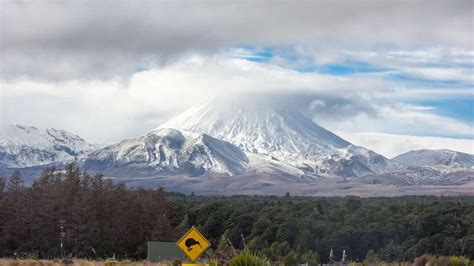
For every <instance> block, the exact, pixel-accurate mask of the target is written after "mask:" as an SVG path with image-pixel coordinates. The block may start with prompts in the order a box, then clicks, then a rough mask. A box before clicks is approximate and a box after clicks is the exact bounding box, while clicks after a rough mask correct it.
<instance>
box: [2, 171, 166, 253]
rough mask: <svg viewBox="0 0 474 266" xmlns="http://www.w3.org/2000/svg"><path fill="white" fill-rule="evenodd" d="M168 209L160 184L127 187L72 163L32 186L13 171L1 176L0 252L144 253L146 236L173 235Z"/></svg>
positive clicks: (163, 237)
mask: <svg viewBox="0 0 474 266" xmlns="http://www.w3.org/2000/svg"><path fill="white" fill-rule="evenodd" d="M171 211H172V206H171V204H170V202H168V201H167V200H166V198H165V192H164V191H163V190H162V189H159V190H142V189H139V190H131V189H127V188H126V187H125V186H124V185H115V184H113V183H112V182H111V181H110V180H105V179H104V178H103V177H102V176H101V175H95V176H91V175H89V174H87V173H82V172H81V171H80V170H79V168H78V167H77V166H75V165H74V164H71V165H68V166H67V167H66V169H65V170H64V171H58V170H57V169H54V168H47V169H46V170H45V171H44V172H43V173H42V175H41V176H40V177H39V178H38V179H37V180H36V181H35V182H34V183H33V185H32V186H30V187H25V186H24V185H23V180H22V178H21V176H20V174H19V173H18V172H15V173H13V175H12V176H11V177H10V178H8V179H6V178H0V257H12V256H16V257H29V256H33V257H39V258H53V257H60V256H62V255H63V256H69V255H73V256H75V257H85V258H107V257H111V256H113V254H117V255H118V256H122V257H129V258H145V257H146V242H147V241H149V240H152V239H155V240H156V239H159V240H164V241H172V240H174V236H175V233H174V231H173V230H174V229H173V227H172V226H171V224H170V219H169V216H170V215H171ZM62 225H64V229H63V231H64V233H65V234H64V237H63V243H64V254H61V252H62V250H61V248H60V243H61V228H60V227H61V226H62Z"/></svg>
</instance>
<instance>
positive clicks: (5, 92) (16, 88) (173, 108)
mask: <svg viewBox="0 0 474 266" xmlns="http://www.w3.org/2000/svg"><path fill="white" fill-rule="evenodd" d="M0 86H1V87H2V98H1V99H0V101H1V106H2V108H1V109H2V114H1V117H0V124H2V125H4V124H18V123H20V124H27V125H35V126H39V127H55V128H62V129H67V130H70V131H72V132H75V133H77V134H79V135H81V136H83V137H84V138H86V139H87V140H90V141H93V142H98V143H104V142H105V143H110V142H114V141H119V140H122V139H124V138H129V137H135V136H138V135H141V134H143V133H145V132H146V131H148V130H149V129H152V128H155V127H157V126H158V125H159V124H160V123H162V122H164V121H165V120H166V119H168V118H170V117H171V116H173V115H175V114H177V113H179V112H181V111H183V110H185V109H186V108H189V107H191V106H192V105H194V104H196V103H199V102H201V101H205V100H207V99H209V98H210V97H213V96H214V95H216V94H230V93H246V94H249V93H256V94H264V95H265V96H266V97H271V95H273V94H279V93H285V94H288V95H290V96H292V97H296V98H298V97H299V98H298V100H301V104H300V107H303V108H304V107H306V108H307V107H309V106H310V103H311V102H313V107H315V106H314V105H316V107H317V109H316V110H313V111H315V112H316V115H315V121H317V122H319V123H320V124H321V125H322V126H325V127H328V128H329V129H331V130H338V131H348V130H351V131H353V132H363V131H377V132H391V133H400V134H413V135H420V134H422V135H426V134H429V135H434V136H456V137H467V138H471V137H472V136H473V135H474V134H473V127H472V126H471V125H469V124H467V123H463V122H460V121H457V120H455V119H452V118H448V117H442V116H439V115H436V114H435V113H433V111H435V110H433V109H432V108H423V107H422V108H420V107H419V106H412V105H407V104H401V103H400V102H401V101H400V98H403V97H405V98H407V97H410V92H409V91H405V92H404V93H405V94H404V95H403V97H400V96H399V91H398V90H397V89H396V88H393V86H394V84H393V83H391V82H387V81H384V80H383V79H381V78H380V77H377V76H368V77H366V76H354V77H344V78H342V77H336V76H331V75H321V74H315V73H299V72H297V71H293V70H289V69H285V68H282V67H279V66H275V65H273V64H267V63H264V64H262V63H255V62H250V61H247V60H243V59H232V58H231V59H229V58H225V57H220V56H202V55H190V56H186V57H183V58H182V59H181V60H179V61H177V62H175V63H173V64H169V65H166V66H164V67H161V68H154V69H150V70H148V71H142V72H138V73H136V74H134V75H133V76H132V77H131V78H130V80H129V82H127V83H123V82H122V81H120V80H108V81H87V80H76V81H62V82H46V81H44V82H39V81H31V80H14V81H3V82H1V83H0ZM418 93H419V92H415V94H418ZM449 93H450V92H449V91H446V92H445V94H440V95H449ZM393 95H396V96H397V97H392V96H393Z"/></svg>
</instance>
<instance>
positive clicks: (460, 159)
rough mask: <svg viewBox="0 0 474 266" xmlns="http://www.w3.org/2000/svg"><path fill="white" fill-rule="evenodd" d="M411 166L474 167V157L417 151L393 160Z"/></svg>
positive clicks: (445, 151) (443, 151)
mask: <svg viewBox="0 0 474 266" xmlns="http://www.w3.org/2000/svg"><path fill="white" fill-rule="evenodd" d="M392 160H393V161H395V162H398V163H401V164H405V165H410V166H441V165H444V166H463V167H473V166H474V155H472V154H467V153H462V152H457V151H450V150H415V151H409V152H407V153H403V154H400V155H398V156H396V157H394V158H393V159H392Z"/></svg>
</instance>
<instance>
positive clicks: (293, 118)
mask: <svg viewBox="0 0 474 266" xmlns="http://www.w3.org/2000/svg"><path fill="white" fill-rule="evenodd" d="M163 128H175V129H180V130H185V131H190V132H200V133H205V134H208V135H210V136H212V137H215V138H217V139H221V140H224V141H227V142H230V143H232V144H234V145H235V146H237V147H239V148H240V149H242V150H243V151H245V152H246V153H248V154H251V155H250V157H252V155H259V156H260V159H261V157H262V156H263V157H264V158H267V159H269V160H273V161H278V162H279V163H280V164H281V163H283V164H285V165H287V166H291V167H295V168H298V169H300V170H301V171H303V174H302V175H307V174H309V175H316V176H319V175H332V174H333V175H339V176H344V177H354V176H362V175H367V174H373V173H379V172H383V171H385V170H386V169H388V168H393V167H396V164H394V163H391V162H390V161H389V160H388V159H386V158H385V157H383V156H382V155H379V154H377V153H375V152H372V151H369V150H367V149H364V148H362V147H357V146H354V145H352V144H351V143H350V142H348V141H346V140H344V139H342V138H340V137H339V136H337V135H335V134H334V133H332V132H330V131H328V130H326V129H324V128H322V127H321V126H319V125H317V124H315V123H314V122H313V121H311V119H309V118H307V117H305V116H304V115H303V114H302V113H300V112H298V111H297V110H295V108H292V107H291V106H289V105H286V104H282V103H281V102H280V101H272V100H268V99H255V98H254V99H248V98H244V99H242V98H234V99H228V98H227V99H221V98H217V99H215V100H213V101H209V102H207V103H205V104H201V105H198V106H196V107H194V108H191V109H190V110H188V111H186V112H184V113H183V114H181V115H178V116H177V117H175V118H173V119H171V120H169V121H168V122H166V123H164V124H163V125H161V126H160V127H158V128H157V129H155V130H154V131H156V130H160V129H163ZM152 132H153V131H152ZM273 163H275V162H273ZM258 164H259V165H261V164H262V162H261V160H259V163H258Z"/></svg>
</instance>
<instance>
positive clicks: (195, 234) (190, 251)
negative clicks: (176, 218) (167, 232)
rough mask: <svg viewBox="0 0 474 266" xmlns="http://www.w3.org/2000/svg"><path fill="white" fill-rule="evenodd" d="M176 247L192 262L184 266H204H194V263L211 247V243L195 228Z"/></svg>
mask: <svg viewBox="0 0 474 266" xmlns="http://www.w3.org/2000/svg"><path fill="white" fill-rule="evenodd" d="M176 246H178V248H180V249H181V250H182V251H183V252H184V254H186V256H187V257H188V258H189V259H190V260H191V262H192V263H183V264H182V266H191V265H194V266H196V265H203V264H194V261H195V260H196V259H197V258H199V256H201V255H202V254H203V253H204V252H205V251H206V250H207V249H208V248H209V247H210V246H211V243H209V241H208V240H207V239H206V238H205V237H204V236H203V235H202V234H201V233H200V232H199V231H198V230H197V229H196V227H194V226H193V227H191V229H189V231H188V232H186V234H184V235H183V236H182V237H181V238H180V239H179V240H178V242H177V243H176Z"/></svg>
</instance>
